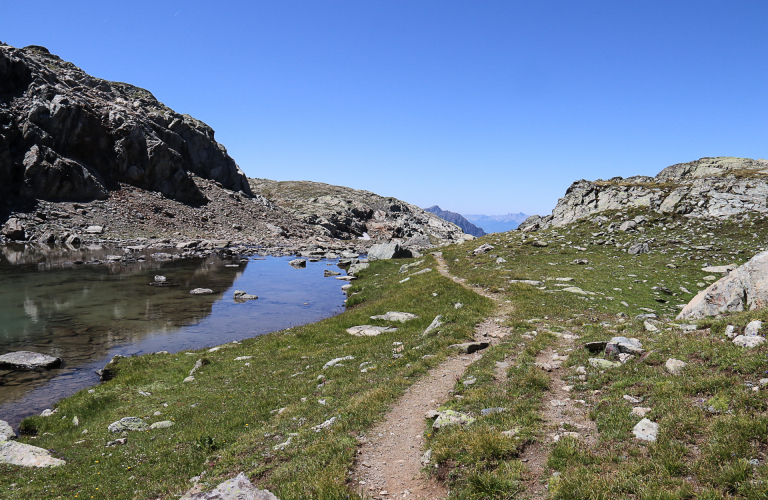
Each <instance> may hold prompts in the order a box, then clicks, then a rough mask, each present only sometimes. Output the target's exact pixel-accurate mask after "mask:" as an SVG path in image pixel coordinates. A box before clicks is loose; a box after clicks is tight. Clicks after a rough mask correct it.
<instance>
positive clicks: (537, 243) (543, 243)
mask: <svg viewBox="0 0 768 500" xmlns="http://www.w3.org/2000/svg"><path fill="white" fill-rule="evenodd" d="M531 245H533V246H535V247H538V248H544V247H547V246H549V243H547V242H546V241H541V240H533V243H531Z"/></svg>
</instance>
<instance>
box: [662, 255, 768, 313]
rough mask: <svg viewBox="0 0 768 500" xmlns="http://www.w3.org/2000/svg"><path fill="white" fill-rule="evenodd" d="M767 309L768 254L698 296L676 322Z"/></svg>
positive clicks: (736, 270) (739, 268)
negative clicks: (725, 313)
mask: <svg viewBox="0 0 768 500" xmlns="http://www.w3.org/2000/svg"><path fill="white" fill-rule="evenodd" d="M766 305H768V251H764V252H760V253H759V254H757V255H755V256H754V257H752V259H750V260H749V262H747V263H746V264H744V265H742V266H740V267H738V268H736V269H735V270H734V271H732V272H731V273H730V274H729V275H727V276H726V277H724V278H721V279H720V280H718V281H716V282H715V283H713V284H712V285H711V286H710V287H709V288H707V289H706V290H703V291H701V292H699V294H698V295H696V296H695V297H694V298H693V299H692V300H691V301H690V302H689V303H688V304H687V305H686V306H685V307H684V308H683V310H682V311H680V314H679V315H678V316H677V319H698V318H703V317H705V316H715V315H717V314H720V313H724V312H729V311H730V312H736V311H745V310H753V309H761V308H763V307H765V306H766Z"/></svg>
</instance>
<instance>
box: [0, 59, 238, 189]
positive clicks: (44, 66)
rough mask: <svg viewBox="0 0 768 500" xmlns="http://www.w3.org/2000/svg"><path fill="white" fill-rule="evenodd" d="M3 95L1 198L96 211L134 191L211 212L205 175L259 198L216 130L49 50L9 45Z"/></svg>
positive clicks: (1, 78) (2, 70)
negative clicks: (88, 204) (98, 203)
mask: <svg viewBox="0 0 768 500" xmlns="http://www.w3.org/2000/svg"><path fill="white" fill-rule="evenodd" d="M0 95H3V96H5V97H4V102H5V104H6V105H5V106H4V107H2V108H0V131H1V132H0V178H2V179H3V183H1V184H0V191H7V192H8V193H14V194H23V195H26V196H30V197H33V198H39V199H46V200H72V201H81V200H82V201H87V200H93V199H104V198H106V197H107V193H108V192H109V191H110V190H112V189H115V188H118V186H119V183H125V184H130V185H133V186H136V187H139V188H142V189H147V190H151V191H159V192H161V193H163V194H164V195H165V196H167V197H169V198H174V199H177V200H180V201H186V202H204V201H205V197H204V196H203V194H202V193H201V192H200V191H199V189H198V188H197V186H196V185H195V183H194V181H193V180H192V177H191V175H197V176H200V177H203V178H206V179H211V180H214V181H217V182H219V183H220V184H221V185H222V186H224V187H225V188H227V189H231V190H233V191H242V192H243V193H245V194H247V195H250V194H251V190H250V187H249V185H248V181H247V179H246V177H245V175H244V174H243V172H242V171H241V170H240V168H239V167H238V166H237V165H236V164H235V162H234V160H233V159H232V158H230V157H229V155H228V154H227V152H226V150H225V149H224V147H223V146H222V145H221V144H219V143H218V142H216V140H215V139H214V133H213V130H212V129H211V128H210V127H209V126H207V125H206V124H204V123H203V122H201V121H199V120H196V119H194V118H192V117H191V116H189V115H181V114H178V113H176V112H174V111H173V110H171V109H170V108H168V107H167V106H165V105H164V104H162V103H160V102H159V101H158V100H157V99H155V97H154V96H153V95H152V94H151V93H150V92H148V91H146V90H144V89H140V88H138V87H134V86H133V85H129V84H125V83H118V82H110V81H107V80H101V79H99V78H94V77H92V76H90V75H88V74H86V73H85V72H84V71H82V70H81V69H79V68H78V67H76V66H75V65H73V64H72V63H69V62H66V61H63V60H62V59H61V58H60V57H58V56H55V55H53V54H51V53H50V52H49V51H48V50H47V49H45V48H43V47H38V46H29V47H25V48H23V49H17V48H14V47H11V46H8V45H0Z"/></svg>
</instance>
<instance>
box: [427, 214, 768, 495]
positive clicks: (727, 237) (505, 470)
mask: <svg viewBox="0 0 768 500" xmlns="http://www.w3.org/2000/svg"><path fill="white" fill-rule="evenodd" d="M606 215H609V216H613V221H615V222H621V220H623V219H625V218H627V214H625V215H624V216H623V217H622V216H616V214H606ZM628 215H629V216H634V215H636V213H632V214H628ZM646 215H647V216H648V217H649V219H651V221H650V222H649V223H647V224H646V225H645V229H646V232H645V234H644V235H641V234H639V233H635V234H626V233H622V232H621V231H616V232H614V233H612V234H610V235H602V236H597V237H595V236H593V235H592V233H599V232H605V230H606V227H607V225H608V223H604V224H603V225H602V226H599V225H598V224H597V223H596V222H592V221H588V220H584V221H580V222H578V223H575V224H572V225H569V226H567V227H563V228H557V229H552V230H547V231H542V232H539V233H534V234H535V237H536V238H538V239H539V240H540V241H546V242H547V243H548V246H547V247H544V248H540V247H534V246H532V245H531V244H530V242H531V241H532V239H533V238H531V237H528V238H526V239H525V240H524V239H523V238H522V235H521V234H520V233H505V234H503V235H489V236H486V237H484V238H481V239H479V240H477V241H475V242H472V243H471V244H470V245H464V246H463V247H462V246H458V247H451V248H449V249H447V250H446V251H445V252H444V254H445V257H446V260H447V261H448V263H449V265H450V267H451V271H452V272H453V273H455V274H457V275H459V276H462V277H464V278H466V279H467V280H468V282H471V283H474V284H477V285H479V286H482V287H485V288H487V289H489V290H493V291H495V292H498V293H500V294H503V295H506V296H507V300H511V301H512V302H513V303H514V304H515V306H516V310H515V311H514V312H513V313H512V314H510V315H509V317H508V324H509V326H511V327H512V328H513V329H514V330H513V331H514V333H513V335H512V338H511V340H512V342H513V343H514V342H517V341H519V339H520V337H519V335H520V334H521V333H524V332H525V331H526V330H532V329H534V328H533V327H532V325H531V323H530V322H528V320H531V319H536V318H538V320H537V321H533V324H534V325H538V326H539V327H543V328H547V329H551V330H566V329H567V330H570V331H574V332H577V333H579V335H581V337H582V338H581V340H580V341H579V342H587V341H592V340H607V339H610V337H612V336H615V335H625V336H629V337H636V338H638V339H640V340H641V341H642V343H643V346H644V347H645V348H646V349H647V350H649V351H650V350H653V353H651V354H650V355H649V356H648V357H647V358H646V359H645V360H644V361H639V360H633V361H630V362H629V363H627V364H626V365H623V366H622V367H620V368H615V369H611V370H606V371H604V372H602V373H601V372H599V371H597V370H595V369H593V368H591V367H590V366H589V364H588V362H587V360H588V358H589V357H594V356H595V355H594V354H589V353H588V352H587V351H586V350H584V349H579V348H577V349H575V350H574V351H573V352H571V353H570V356H569V359H568V361H567V362H566V363H565V364H564V366H563V368H562V369H561V370H565V372H564V375H563V378H564V379H570V380H572V381H573V383H574V384H575V387H574V389H573V390H572V394H573V395H572V398H573V399H584V400H586V401H587V405H588V407H589V408H590V418H592V419H593V420H595V421H596V423H597V427H598V431H599V444H598V445H597V446H596V447H595V448H594V449H588V448H587V447H586V446H584V445H583V444H582V443H580V442H578V441H575V440H573V439H570V438H566V439H563V440H561V441H560V442H559V443H557V444H556V445H555V444H551V441H550V440H549V439H548V438H546V437H544V435H543V434H542V433H541V425H540V422H537V421H536V420H535V419H531V418H528V422H527V423H526V421H525V419H520V418H517V419H516V421H514V422H512V423H510V422H497V429H496V430H497V432H498V431H500V430H503V429H505V428H506V429H508V428H510V427H511V426H513V425H514V426H518V425H519V426H521V427H522V434H523V435H526V434H527V435H529V436H532V439H537V440H541V441H542V442H545V443H550V444H548V450H549V458H548V466H549V472H550V474H549V475H548V478H547V481H548V482H549V495H550V496H551V498H563V499H565V498H568V499H577V498H605V499H608V498H668V499H678V498H693V497H699V498H768V484H766V482H765V480H766V478H768V466H766V460H767V459H768V457H767V456H766V452H767V451H768V413H766V410H767V409H768V402H767V401H766V395H765V394H766V392H765V391H764V390H760V391H754V390H753V389H752V387H753V386H757V385H759V384H758V381H759V379H761V378H763V377H767V376H768V374H767V373H768V372H766V369H768V365H767V364H766V360H765V355H766V352H768V348H765V347H762V348H759V349H754V350H744V349H742V348H740V347H736V346H734V345H733V344H732V343H730V342H729V341H728V339H727V338H725V336H724V334H723V332H724V329H725V326H726V325H727V324H734V325H736V326H738V327H743V326H744V325H745V324H746V323H747V322H748V321H749V320H750V319H754V318H762V319H768V311H755V312H745V313H740V314H735V315H730V316H727V317H724V318H721V319H717V320H713V319H707V320H703V321H700V322H699V325H698V326H699V329H698V330H697V331H692V332H684V331H683V330H682V329H681V328H679V327H677V326H675V325H674V323H673V322H671V321H667V322H665V324H662V325H660V328H661V330H660V331H659V332H657V333H651V332H647V331H645V328H644V327H643V323H642V321H638V320H631V319H629V320H620V319H618V318H617V317H616V315H617V313H627V314H629V315H630V316H631V317H634V316H635V315H637V314H639V313H642V312H644V311H643V310H642V309H641V308H648V309H653V310H655V311H656V312H657V314H659V316H662V317H666V318H668V319H672V318H674V315H675V314H676V312H677V311H678V309H677V308H676V307H675V305H677V304H684V303H687V302H688V301H689V300H690V299H691V298H692V297H693V294H694V293H696V292H697V291H698V290H699V289H700V288H703V287H704V283H707V281H706V280H705V279H704V277H705V276H707V275H709V274H710V273H706V272H703V271H701V267H703V266H704V264H705V263H708V264H709V265H720V264H729V263H734V262H735V263H739V264H740V263H743V262H744V261H745V260H747V259H748V258H749V257H751V256H752V255H753V254H754V253H756V252H757V250H758V248H756V246H757V242H761V241H766V237H768V228H766V224H765V222H764V221H762V220H760V219H759V218H757V217H752V218H750V219H747V220H743V221H734V222H725V223H714V222H702V221H689V220H687V219H685V218H680V217H677V218H672V217H666V218H664V217H659V216H658V215H655V214H646ZM664 227H666V229H664ZM708 233H710V234H708ZM607 236H610V237H614V238H615V239H616V240H617V243H619V244H623V243H625V242H631V241H636V240H637V239H639V238H643V239H650V238H655V242H652V243H651V249H652V252H651V253H649V254H642V255H636V256H632V255H629V254H628V253H625V252H624V251H622V250H621V249H619V248H616V246H615V244H614V245H613V246H606V245H594V244H592V243H594V242H595V241H596V240H600V239H603V240H604V239H605V238H606V237H607ZM481 243H491V244H493V245H494V246H495V248H494V249H493V250H492V251H491V252H490V253H488V254H485V255H482V256H473V255H472V254H471V250H472V249H474V248H476V247H477V246H479V245H480V244H481ZM561 243H562V244H563V245H562V246H561ZM710 244H711V245H713V249H712V250H709V251H704V250H696V249H692V248H691V245H710ZM574 246H579V247H582V248H586V249H587V250H583V251H582V250H578V249H574V248H573V247H574ZM496 256H501V257H503V258H505V259H506V260H507V262H505V263H502V264H496V262H495V261H496V258H497V257H496ZM575 259H588V260H589V264H587V265H576V264H573V263H572V262H573V261H574V260H575ZM670 263H673V264H674V265H675V266H676V267H675V268H672V267H667V264H670ZM632 275H634V276H632ZM555 277H573V278H575V282H573V283H568V284H569V285H570V284H572V285H575V286H578V287H581V288H582V289H583V290H586V291H590V292H594V295H584V296H582V295H577V294H572V293H568V292H564V291H555V290H557V289H558V288H562V287H557V286H555V285H556V284H557V283H558V282H557V281H555V280H552V279H548V278H555ZM718 277H719V276H718ZM510 279H533V280H543V281H544V282H545V284H544V286H543V287H541V288H544V289H539V287H533V286H530V285H522V284H510V283H509V282H508V281H509V280H510ZM659 286H663V287H666V288H667V289H668V290H670V291H671V292H672V293H674V294H675V295H670V294H668V293H665V292H664V291H660V290H654V289H653V287H659ZM680 286H682V287H685V288H686V289H688V291H689V292H692V293H685V292H683V291H681V290H680V288H679V287H680ZM616 288H619V289H621V290H620V291H619V290H616ZM656 298H659V299H661V300H664V301H666V303H660V302H658V301H656V300H655V299H656ZM621 301H625V302H626V303H627V304H629V306H628V307H627V306H624V305H622V304H621ZM536 341H537V342H540V345H539V346H537V347H540V346H541V345H543V344H544V343H546V342H549V343H551V340H549V341H547V340H546V339H542V335H541V334H540V335H538V336H537V337H536ZM533 350H535V348H533V346H529V347H527V348H526V351H525V352H524V355H523V356H519V357H518V360H517V366H516V367H513V368H510V372H509V375H510V380H509V382H508V383H507V384H506V387H505V389H506V396H507V398H508V399H507V405H503V404H500V403H499V401H498V400H494V401H492V400H491V399H490V398H487V396H488V395H490V394H493V393H498V392H499V389H498V387H497V386H498V384H495V383H493V382H492V381H491V380H489V379H488V378H487V377H486V378H485V379H483V380H481V382H484V383H479V384H476V385H473V386H472V388H471V389H469V390H468V391H465V398H464V399H462V400H461V401H460V402H455V403H453V406H454V407H457V409H462V408H464V409H471V408H472V406H484V405H487V406H509V405H510V403H512V404H514V405H520V404H524V403H521V402H520V399H516V397H519V396H520V395H521V393H520V388H521V387H523V388H525V387H526V385H525V384H524V383H523V382H522V380H521V377H525V376H529V377H532V376H533V373H534V372H535V369H534V368H533V366H532V363H533V357H532V355H531V354H532V353H531V352H530V351H533ZM492 352H493V351H491V353H489V356H488V358H489V360H490V359H491V356H493V354H492ZM670 357H673V358H677V359H680V360H683V361H685V362H687V363H689V365H688V366H687V367H686V368H685V370H684V372H683V375H681V376H677V377H676V376H672V375H669V374H668V373H666V371H665V369H664V366H663V365H664V363H665V362H666V360H667V359H668V358H670ZM577 366H585V367H586V368H587V376H586V377H585V380H579V378H578V376H577V373H576V371H575V367H577ZM542 384H544V382H543V381H541V380H539V381H537V380H535V379H533V380H531V381H530V382H529V383H528V385H527V388H528V393H534V394H535V396H536V397H540V396H541V392H542V391H543V390H545V389H542ZM537 388H538V389H537ZM625 394H628V395H632V396H634V397H637V398H640V399H642V403H640V404H639V405H631V404H629V403H628V402H627V401H625V400H624V399H623V398H622V396H623V395H625ZM523 395H525V394H523ZM526 397H528V398H530V396H526ZM478 399H479V400H482V401H481V402H480V404H479V405H478V404H477V403H475V404H471V403H470V402H472V401H473V400H478ZM632 406H645V407H651V408H652V411H651V413H650V414H649V415H647V417H648V418H650V419H651V420H653V421H655V422H657V423H659V424H660V426H661V430H660V434H659V439H658V441H657V442H656V443H654V444H647V443H642V442H639V441H636V440H635V439H634V438H633V436H632V434H631V429H632V427H633V426H634V425H635V424H636V423H637V422H638V421H639V420H640V418H639V417H636V416H633V415H631V409H632ZM515 412H516V410H514V409H513V412H512V413H513V414H515ZM518 413H522V414H523V415H527V416H528V417H530V416H532V415H533V413H531V412H518ZM505 415H507V416H508V415H509V414H508V413H507V414H505ZM497 418H498V419H500V418H501V417H497ZM513 420H515V419H514V418H513ZM484 433H487V429H483V425H480V426H477V428H476V429H475V430H473V431H471V432H470V430H469V429H467V433H466V434H465V435H464V440H465V441H466V442H474V441H476V440H477V439H479V438H480V437H481V435H482V434H484ZM443 438H444V437H443V436H438V437H437V439H435V440H433V443H432V446H433V447H437V448H440V449H443V450H445V452H443V453H442V454H441V455H440V458H441V459H442V460H456V461H458V462H459V467H457V468H456V469H454V470H453V472H452V480H453V482H454V486H455V490H454V496H455V497H456V498H518V496H517V493H516V492H517V491H518V490H520V489H521V487H520V481H521V480H523V479H525V472H524V467H522V464H520V462H518V461H517V460H515V458H514V456H515V453H514V451H512V452H509V453H507V454H506V456H505V459H504V460H495V461H494V460H493V457H494V456H498V453H497V452H493V451H490V450H489V451H488V452H487V453H486V454H485V455H484V456H481V457H479V458H477V459H476V460H474V463H475V464H479V465H480V467H478V466H474V465H471V464H470V461H466V460H464V459H465V458H466V454H465V453H464V452H461V451H451V450H450V447H449V446H447V445H448V444H449V443H448V442H447V441H446V442H443V441H442V440H443ZM496 440H497V441H499V438H498V435H497V439H496ZM754 459H757V462H752V463H750V462H749V461H750V460H754ZM462 460H464V461H465V463H466V466H463V467H462V466H461V461H462ZM755 464H756V465H755Z"/></svg>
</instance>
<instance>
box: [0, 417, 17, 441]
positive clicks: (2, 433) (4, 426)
mask: <svg viewBox="0 0 768 500" xmlns="http://www.w3.org/2000/svg"><path fill="white" fill-rule="evenodd" d="M15 438H16V433H15V432H14V431H13V427H11V425H10V424H9V423H8V422H6V421H5V420H0V441H6V440H8V439H15Z"/></svg>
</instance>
